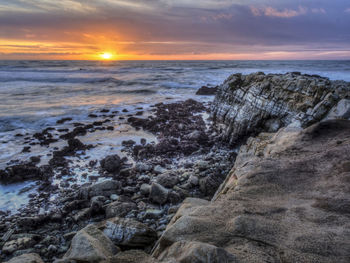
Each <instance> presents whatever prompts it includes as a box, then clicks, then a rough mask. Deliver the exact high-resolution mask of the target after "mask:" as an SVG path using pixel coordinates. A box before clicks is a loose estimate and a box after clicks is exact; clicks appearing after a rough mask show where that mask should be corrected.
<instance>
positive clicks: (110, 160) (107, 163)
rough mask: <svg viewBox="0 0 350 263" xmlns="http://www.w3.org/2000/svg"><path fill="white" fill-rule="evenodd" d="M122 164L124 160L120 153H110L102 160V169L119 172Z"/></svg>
mask: <svg viewBox="0 0 350 263" xmlns="http://www.w3.org/2000/svg"><path fill="white" fill-rule="evenodd" d="M122 164H123V162H122V160H121V159H120V157H119V155H118V154H114V155H109V156H107V157H106V158H104V159H102V160H101V161H100V165H101V167H102V169H103V170H105V171H107V172H109V173H117V172H119V171H120V168H121V167H122Z"/></svg>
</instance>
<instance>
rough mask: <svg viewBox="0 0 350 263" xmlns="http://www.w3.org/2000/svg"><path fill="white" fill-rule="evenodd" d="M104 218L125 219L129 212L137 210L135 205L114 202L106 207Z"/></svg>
mask: <svg viewBox="0 0 350 263" xmlns="http://www.w3.org/2000/svg"><path fill="white" fill-rule="evenodd" d="M105 210H106V218H112V217H117V216H118V217H125V216H126V215H127V214H128V213H129V212H130V211H132V210H137V205H136V204H135V203H132V202H120V201H115V202H113V203H110V204H108V205H107V206H106V209H105Z"/></svg>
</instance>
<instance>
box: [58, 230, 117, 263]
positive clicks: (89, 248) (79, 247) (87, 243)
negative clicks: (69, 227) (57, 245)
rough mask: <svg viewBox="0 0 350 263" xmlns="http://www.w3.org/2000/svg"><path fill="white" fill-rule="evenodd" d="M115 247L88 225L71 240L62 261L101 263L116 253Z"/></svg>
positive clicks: (99, 232) (98, 231)
mask: <svg viewBox="0 0 350 263" xmlns="http://www.w3.org/2000/svg"><path fill="white" fill-rule="evenodd" d="M118 251H119V248H118V247H116V246H115V245H114V244H113V243H112V241H111V240H109V239H108V238H107V237H106V236H105V235H104V234H103V233H102V232H101V231H100V230H99V229H97V228H96V227H95V226H94V225H88V226H86V227H85V228H83V229H82V230H80V231H79V232H78V233H77V234H76V235H75V236H74V237H73V239H72V242H71V246H70V248H69V250H68V251H67V253H66V254H65V255H64V257H63V260H75V261H77V262H101V261H102V260H106V259H107V258H109V257H111V256H113V255H115V254H116V253H118Z"/></svg>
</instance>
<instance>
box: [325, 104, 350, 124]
mask: <svg viewBox="0 0 350 263" xmlns="http://www.w3.org/2000/svg"><path fill="white" fill-rule="evenodd" d="M333 119H350V100H349V99H342V100H340V101H339V102H338V103H337V105H335V106H334V107H333V108H332V109H331V110H330V111H329V113H328V115H327V117H326V118H325V120H333Z"/></svg>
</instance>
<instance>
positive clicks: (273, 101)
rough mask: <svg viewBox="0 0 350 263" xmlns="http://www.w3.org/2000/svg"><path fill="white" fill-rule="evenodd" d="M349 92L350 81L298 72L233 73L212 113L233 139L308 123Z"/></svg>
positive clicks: (314, 120) (322, 114)
mask: <svg viewBox="0 0 350 263" xmlns="http://www.w3.org/2000/svg"><path fill="white" fill-rule="evenodd" d="M349 92H350V83H347V82H344V81H330V80H329V79H328V78H323V77H319V76H315V75H313V76H310V75H301V74H300V73H297V72H294V73H287V74H268V75H265V74H264V73H262V72H259V73H254V74H250V75H242V74H233V75H231V76H230V77H229V78H228V79H227V80H226V81H225V82H224V83H223V84H222V85H221V86H220V87H219V90H218V92H217V95H216V97H215V100H214V103H213V107H212V115H213V119H214V121H215V122H216V123H218V124H219V123H222V124H224V126H225V127H224V135H225V137H226V138H227V139H228V140H230V142H231V143H234V142H237V141H238V140H242V138H244V137H246V136H248V135H251V134H257V133H258V132H261V131H268V132H276V131H277V130H278V129H280V128H281V127H285V126H287V125H289V124H293V125H294V126H298V127H307V126H309V125H311V124H313V123H315V122H317V121H320V120H321V119H323V118H324V117H325V116H326V115H327V113H328V112H329V111H330V109H331V108H332V107H333V106H334V105H336V104H337V102H338V101H339V100H341V99H342V98H345V97H346V96H349Z"/></svg>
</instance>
